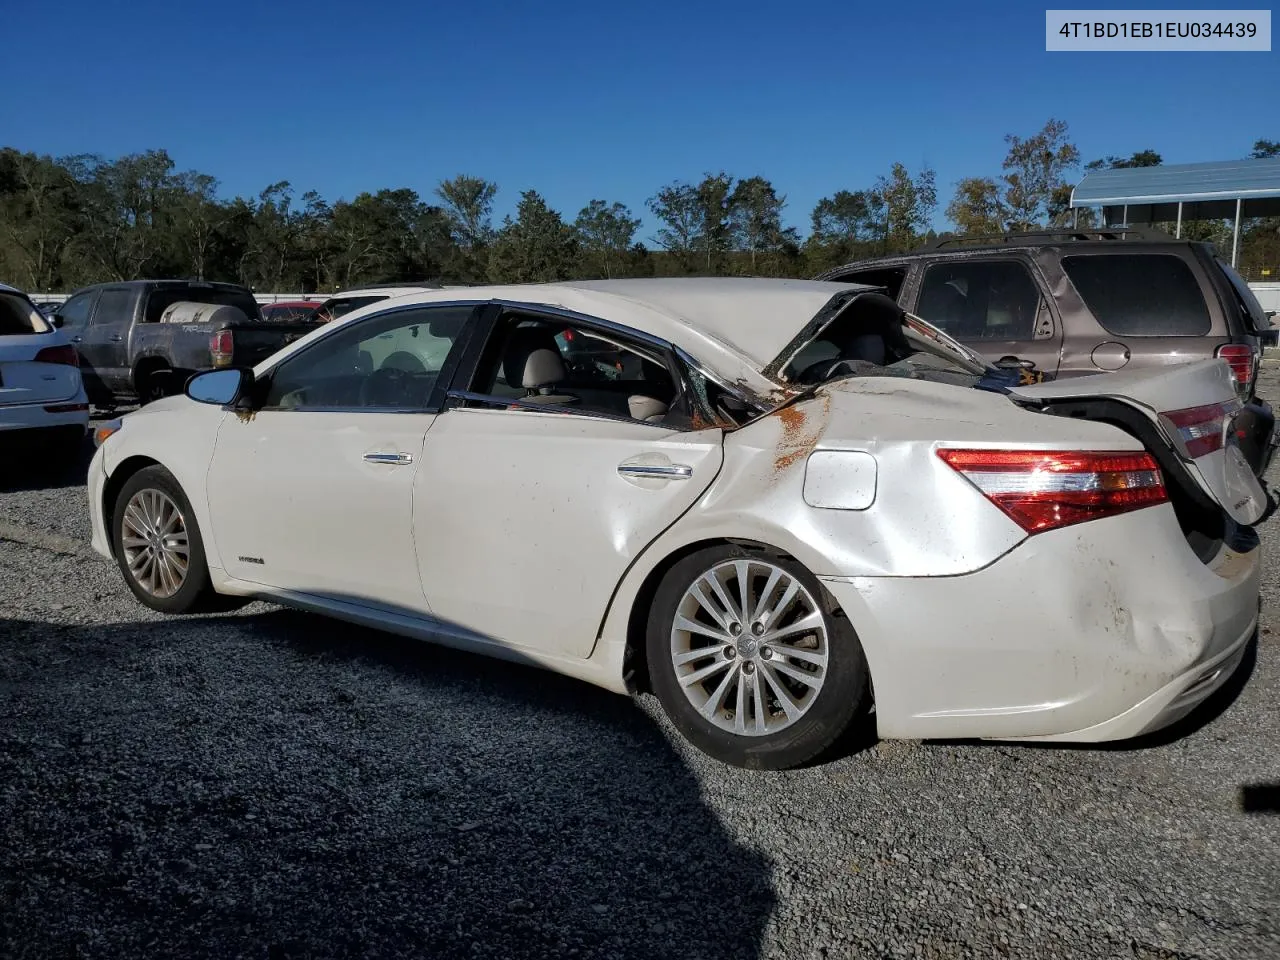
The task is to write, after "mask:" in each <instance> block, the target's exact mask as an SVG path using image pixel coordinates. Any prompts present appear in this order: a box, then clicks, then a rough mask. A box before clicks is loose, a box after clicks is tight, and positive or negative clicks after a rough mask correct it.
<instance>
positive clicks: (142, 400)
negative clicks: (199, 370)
mask: <svg viewBox="0 0 1280 960" xmlns="http://www.w3.org/2000/svg"><path fill="white" fill-rule="evenodd" d="M173 379H174V376H173V371H172V370H168V369H159V370H148V371H147V372H146V373H143V374H140V375H139V376H138V377H137V386H136V388H135V392H136V393H137V394H138V405H139V406H143V407H145V406H146V405H147V404H148V403H154V402H155V401H156V400H163V399H164V398H165V397H167V396H170V395H171V394H172V393H173V391H172V390H170V389H169V388H170V386H171V385H172V381H173Z"/></svg>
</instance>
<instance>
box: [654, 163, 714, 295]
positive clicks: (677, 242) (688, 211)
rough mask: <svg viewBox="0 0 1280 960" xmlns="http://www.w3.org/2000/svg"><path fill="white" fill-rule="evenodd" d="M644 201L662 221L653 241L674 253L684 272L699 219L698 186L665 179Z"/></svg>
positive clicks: (689, 267)
mask: <svg viewBox="0 0 1280 960" xmlns="http://www.w3.org/2000/svg"><path fill="white" fill-rule="evenodd" d="M645 205H646V206H647V207H648V208H649V212H650V213H652V214H653V215H654V216H655V217H657V218H658V221H659V222H660V223H661V224H662V226H661V227H660V228H659V229H658V232H657V233H656V234H655V235H654V238H653V240H654V243H656V244H657V245H658V246H660V247H661V248H662V249H663V250H665V251H667V253H668V254H670V255H671V256H672V257H674V258H675V260H676V262H677V263H678V264H679V265H680V266H681V267H682V268H683V270H684V271H685V272H692V271H693V269H694V268H695V265H696V254H697V250H698V243H699V240H700V237H701V231H702V223H703V212H702V200H701V197H700V196H699V194H698V188H697V187H695V186H693V185H692V184H688V183H681V182H680V181H676V182H674V183H669V184H667V185H666V186H665V187H662V188H661V189H660V190H659V191H658V192H657V193H656V194H654V195H653V196H652V197H650V198H649V199H648V200H647V201H646V204H645Z"/></svg>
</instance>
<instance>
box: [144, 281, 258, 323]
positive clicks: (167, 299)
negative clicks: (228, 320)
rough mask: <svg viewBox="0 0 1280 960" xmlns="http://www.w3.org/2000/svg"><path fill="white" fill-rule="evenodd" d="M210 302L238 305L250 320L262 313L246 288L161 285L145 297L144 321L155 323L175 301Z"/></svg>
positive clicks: (222, 304) (220, 304) (228, 305)
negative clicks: (145, 312) (230, 288)
mask: <svg viewBox="0 0 1280 960" xmlns="http://www.w3.org/2000/svg"><path fill="white" fill-rule="evenodd" d="M184 301H185V302H188V303H212V304H215V305H217V306H227V307H238V308H239V309H240V311H241V312H242V313H243V314H244V315H245V316H246V317H248V318H249V319H250V320H258V319H260V318H261V316H262V314H261V313H260V312H259V310H258V301H257V300H255V299H253V294H251V293H250V292H249V291H248V290H223V289H219V288H218V287H202V286H197V285H194V284H193V285H192V286H189V287H161V288H159V289H158V290H152V291H151V296H149V297H148V298H147V315H146V316H145V317H143V320H144V321H145V322H146V323H157V322H159V320H160V317H161V315H162V314H163V313H164V312H165V311H166V310H168V309H169V308H170V307H171V306H173V305H174V304H175V303H182V302H184Z"/></svg>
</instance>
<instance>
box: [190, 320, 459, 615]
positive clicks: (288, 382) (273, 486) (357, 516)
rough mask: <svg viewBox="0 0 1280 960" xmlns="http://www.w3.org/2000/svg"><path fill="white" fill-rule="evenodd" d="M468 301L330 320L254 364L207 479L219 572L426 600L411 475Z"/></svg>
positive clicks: (303, 587) (407, 607)
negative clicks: (246, 397)
mask: <svg viewBox="0 0 1280 960" xmlns="http://www.w3.org/2000/svg"><path fill="white" fill-rule="evenodd" d="M471 313H472V307H470V306H462V307H458V306H452V307H450V306H442V307H432V306H424V305H418V306H413V307H403V308H400V309H397V310H389V311H386V312H385V313H379V314H375V315H372V316H370V317H366V318H364V319H362V320H359V321H357V322H356V323H354V324H349V325H345V326H341V327H339V328H337V329H335V330H334V331H333V333H332V334H330V335H329V336H326V337H323V338H320V339H318V340H316V341H315V342H313V343H312V344H310V345H309V346H307V347H306V348H304V349H303V350H301V351H299V352H297V353H295V354H292V355H290V356H289V357H287V358H286V359H285V360H284V361H283V362H282V363H281V364H279V365H278V366H277V367H276V368H275V369H273V370H272V371H271V372H270V373H268V374H266V375H264V376H265V379H266V380H267V383H266V384H265V396H264V399H263V401H262V404H261V407H260V409H259V410H257V411H256V412H255V414H254V415H253V416H252V417H248V416H243V417H241V416H236V415H232V414H228V415H227V416H226V417H225V418H224V420H223V422H222V425H221V427H220V429H219V432H218V439H217V443H216V445H215V448H214V455H213V461H212V463H211V465H210V469H209V476H208V482H207V489H208V491H209V494H208V496H209V512H210V515H211V517H212V519H213V530H214V535H215V537H216V543H217V547H218V552H219V554H220V555H221V557H222V560H223V563H224V564H225V566H226V570H227V572H228V573H229V574H230V575H231V576H233V577H236V578H238V579H241V580H246V581H249V582H251V583H261V584H264V585H268V586H273V587H278V588H282V589H286V590H293V591H298V592H301V593H307V594H312V595H319V596H324V597H327V598H330V599H336V600H342V601H346V602H354V603H364V604H375V605H383V606H390V607H394V608H396V609H398V610H400V611H401V612H406V613H410V614H413V613H417V614H421V613H423V612H425V611H426V610H427V606H426V600H425V598H424V596H423V593H422V586H421V580H420V578H419V575H418V561H417V552H416V548H415V545H414V540H413V491H414V479H415V477H416V476H417V475H418V473H419V471H420V470H421V468H422V451H423V439H424V438H425V437H426V436H427V434H428V432H429V431H430V430H431V429H432V426H433V424H434V423H435V421H436V415H437V413H438V411H439V409H440V407H441V405H442V403H443V397H444V385H443V383H441V382H440V375H441V372H442V371H443V370H445V369H446V364H447V363H448V362H449V358H450V356H451V354H452V352H453V351H454V349H455V347H456V346H457V344H458V341H459V339H460V337H461V335H462V332H463V330H464V328H465V325H466V323H467V321H468V319H469V317H470V315H471Z"/></svg>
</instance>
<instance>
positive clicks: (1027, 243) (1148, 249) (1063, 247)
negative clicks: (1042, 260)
mask: <svg viewBox="0 0 1280 960" xmlns="http://www.w3.org/2000/svg"><path fill="white" fill-rule="evenodd" d="M1177 246H1182V247H1184V248H1185V247H1207V246H1209V244H1207V243H1205V242H1203V241H1200V240H1185V239H1184V240H1179V239H1177V238H1175V237H1170V238H1168V239H1167V240H1165V239H1156V240H1120V239H1115V240H1079V241H1073V240H1049V239H1044V240H1029V239H1019V240H1017V241H1016V242H1010V243H1002V242H1000V241H992V242H990V243H983V242H974V243H957V244H952V245H947V246H928V247H919V248H917V249H915V250H908V251H906V252H904V253H891V254H886V255H884V256H879V257H865V258H863V259H860V260H850V261H849V262H848V263H844V264H841V265H840V266H838V267H832V268H831V269H830V270H826V271H824V272H823V276H829V275H831V274H834V273H842V272H843V271H845V270H856V269H863V268H872V267H877V266H880V265H884V266H894V265H896V264H901V263H905V262H908V261H912V260H936V259H942V258H945V259H949V260H956V259H960V260H963V259H965V258H967V257H971V256H986V255H988V254H1000V255H1002V256H1011V255H1013V254H1014V253H1015V252H1016V251H1019V250H1024V251H1029V252H1033V251H1036V250H1060V251H1062V252H1063V253H1064V254H1066V253H1073V252H1076V251H1081V252H1085V253H1088V252H1090V251H1095V250H1105V251H1107V252H1109V253H1117V252H1125V253H1135V252H1137V253H1153V252H1156V253H1158V252H1163V251H1167V250H1168V249H1169V248H1170V247H1177Z"/></svg>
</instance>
